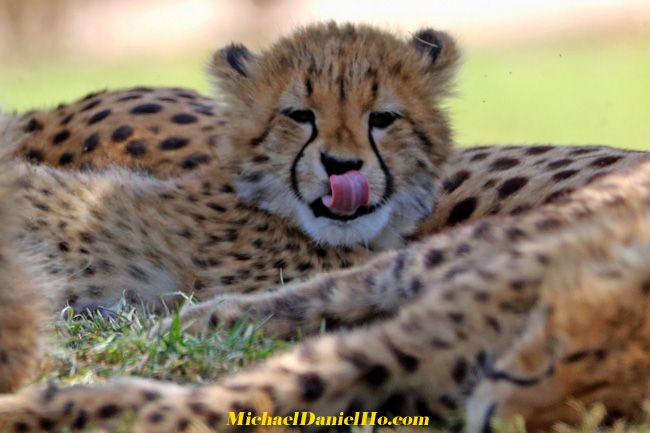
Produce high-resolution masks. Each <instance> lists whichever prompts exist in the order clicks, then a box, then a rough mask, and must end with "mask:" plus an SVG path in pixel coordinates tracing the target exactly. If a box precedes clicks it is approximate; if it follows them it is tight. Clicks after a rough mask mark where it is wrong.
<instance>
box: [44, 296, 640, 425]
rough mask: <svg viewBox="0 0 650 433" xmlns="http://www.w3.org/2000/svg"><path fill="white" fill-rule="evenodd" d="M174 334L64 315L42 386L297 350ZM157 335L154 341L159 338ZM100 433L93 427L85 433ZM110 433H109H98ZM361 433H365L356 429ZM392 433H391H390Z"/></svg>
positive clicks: (152, 320)
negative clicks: (44, 383)
mask: <svg viewBox="0 0 650 433" xmlns="http://www.w3.org/2000/svg"><path fill="white" fill-rule="evenodd" d="M173 317H174V321H173V324H172V326H171V327H170V329H169V330H167V331H165V332H155V333H152V332H151V329H152V327H154V326H155V325H156V324H157V323H158V320H159V319H158V318H157V317H155V316H152V315H148V314H144V313H143V312H142V311H141V310H139V309H135V308H132V307H129V306H126V307H125V308H124V309H123V310H122V312H120V313H118V314H117V315H115V316H114V317H110V318H107V317H103V316H101V315H94V316H91V317H87V316H74V315H72V314H68V315H65V314H64V317H62V318H61V319H60V320H58V321H56V322H55V324H54V331H55V332H54V335H55V338H54V340H53V341H52V343H51V344H50V347H49V348H48V349H49V350H48V351H47V355H46V356H45V359H44V361H43V362H42V365H41V374H40V377H39V378H38V379H37V381H38V382H45V381H49V380H52V379H54V380H56V381H59V382H63V383H67V384H70V383H96V382H102V381H105V380H107V379H109V378H111V377H116V376H124V375H137V376H144V377H151V378H156V379H164V380H173V381H176V382H181V383H209V382H213V381H215V380H217V379H218V378H219V377H220V376H223V375H224V374H231V373H236V372H237V371H239V370H241V369H242V368H245V367H246V366H247V365H249V364H251V363H252V362H255V361H259V360H263V359H265V358H267V357H268V356H270V355H271V354H272V353H273V352H274V351H276V350H279V349H283V348H286V347H288V345H289V344H290V343H287V342H285V341H279V340H274V339H270V338H267V337H265V336H264V334H263V332H262V331H261V326H260V325H259V324H250V323H238V324H236V325H235V326H233V327H232V328H231V329H229V330H224V329H220V330H216V331H211V332H204V333H201V334H199V335H191V334H188V333H187V332H185V331H184V330H183V329H182V327H181V326H180V324H179V321H178V316H177V315H174V316H173ZM152 334H153V335H152ZM575 408H576V410H578V411H579V413H580V412H581V413H583V414H584V415H583V419H582V423H581V424H580V425H578V426H567V425H561V424H560V425H558V426H556V427H555V429H554V430H555V432H556V433H595V432H598V433H650V403H649V404H647V405H646V407H645V409H646V413H647V414H648V415H646V416H645V417H643V418H641V419H639V420H636V421H635V422H634V423H629V424H626V423H623V422H617V423H614V424H613V425H612V426H610V427H607V428H604V427H602V424H603V421H604V419H605V418H606V411H605V409H604V407H603V406H602V405H595V406H593V407H591V408H584V407H581V406H578V405H576V406H575ZM133 421H134V416H133V414H130V413H126V414H125V416H124V417H121V419H120V420H118V422H117V424H115V425H113V427H112V430H111V431H114V432H116V433H127V432H130V431H131V425H132V422H133ZM461 426H462V418H461V417H460V414H457V415H453V416H450V417H449V418H448V419H446V420H445V422H444V423H443V425H439V424H438V425H436V426H431V428H430V429H427V430H429V431H431V432H435V433H451V432H454V431H460V430H461ZM493 427H494V431H495V432H497V433H526V428H525V426H524V422H523V420H522V419H521V418H520V417H517V418H514V419H513V420H509V421H508V422H503V421H501V420H495V421H494V423H493ZM84 431H87V432H89V433H90V432H93V433H94V432H98V430H97V429H95V428H94V427H92V426H90V427H89V428H88V429H86V430H84ZM99 431H105V430H99ZM353 431H357V432H358V433H361V429H353ZM387 432H389V431H387Z"/></svg>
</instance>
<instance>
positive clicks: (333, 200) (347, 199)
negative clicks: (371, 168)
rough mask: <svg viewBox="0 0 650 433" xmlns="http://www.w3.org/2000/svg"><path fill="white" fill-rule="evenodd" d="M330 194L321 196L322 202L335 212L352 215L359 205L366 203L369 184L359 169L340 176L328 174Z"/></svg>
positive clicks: (368, 196) (368, 194)
mask: <svg viewBox="0 0 650 433" xmlns="http://www.w3.org/2000/svg"><path fill="white" fill-rule="evenodd" d="M330 188H331V189H332V195H326V196H324V197H323V198H322V200H323V204H324V205H325V206H327V208H328V209H329V210H330V211H332V212H333V213H335V214H339V215H352V214H353V213H355V212H356V211H357V209H359V207H360V206H364V205H367V204H368V200H369V199H370V184H369V183H368V178H367V177H366V175H365V174H363V173H361V172H360V171H356V170H353V171H348V172H347V173H345V174H342V175H340V176H337V175H332V176H330Z"/></svg>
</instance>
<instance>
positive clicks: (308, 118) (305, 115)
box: [282, 108, 315, 123]
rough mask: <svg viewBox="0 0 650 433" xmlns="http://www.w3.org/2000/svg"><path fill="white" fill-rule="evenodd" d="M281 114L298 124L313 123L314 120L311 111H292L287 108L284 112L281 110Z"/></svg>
mask: <svg viewBox="0 0 650 433" xmlns="http://www.w3.org/2000/svg"><path fill="white" fill-rule="evenodd" d="M282 114H284V115H285V116H287V117H288V118H290V119H291V120H293V121H294V122H298V123H314V120H315V116H314V112H313V111H311V110H293V109H291V108H287V109H286V110H282Z"/></svg>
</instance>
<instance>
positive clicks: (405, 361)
mask: <svg viewBox="0 0 650 433" xmlns="http://www.w3.org/2000/svg"><path fill="white" fill-rule="evenodd" d="M384 344H385V345H386V346H387V347H388V349H389V350H390V352H391V353H392V354H393V356H395V359H396V360H397V363H398V364H399V365H400V366H401V367H402V368H403V369H404V371H406V372H407V373H413V372H414V371H415V370H417V369H418V366H419V364H420V360H419V359H418V358H416V357H415V356H413V355H409V354H408V353H406V352H404V351H402V350H401V349H399V348H398V347H397V346H395V344H394V343H393V342H392V341H390V340H389V339H388V337H385V338H384Z"/></svg>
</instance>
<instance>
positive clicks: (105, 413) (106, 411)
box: [97, 403, 122, 418]
mask: <svg viewBox="0 0 650 433" xmlns="http://www.w3.org/2000/svg"><path fill="white" fill-rule="evenodd" d="M121 411H122V408H120V407H119V406H118V405H116V404H111V403H109V404H106V405H104V406H102V407H100V408H99V410H98V411H97V416H98V417H100V418H111V417H113V416H115V415H117V414H119V413H120V412H121Z"/></svg>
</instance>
